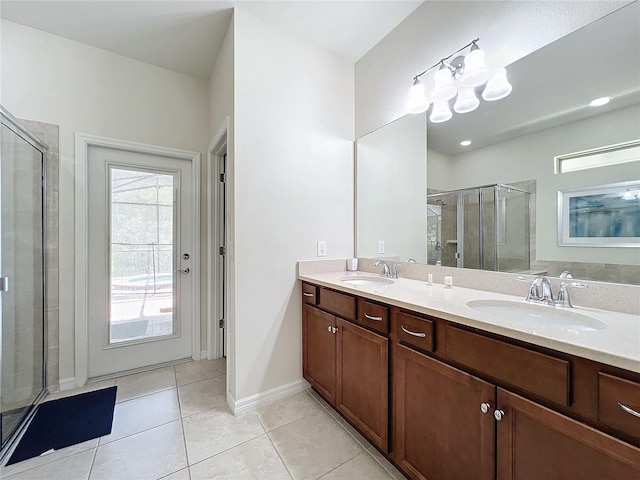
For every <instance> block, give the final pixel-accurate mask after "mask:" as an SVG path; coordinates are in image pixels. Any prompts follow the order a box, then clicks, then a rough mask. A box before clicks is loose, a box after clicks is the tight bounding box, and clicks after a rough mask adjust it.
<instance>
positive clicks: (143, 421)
mask: <svg viewBox="0 0 640 480" xmlns="http://www.w3.org/2000/svg"><path fill="white" fill-rule="evenodd" d="M179 418H180V407H179V406H178V395H177V393H176V390H175V389H174V388H172V389H171V390H165V391H163V392H158V393H152V394H151V395H145V396H144V397H139V398H134V399H133V400H128V401H126V402H121V403H117V404H116V408H115V411H114V414H113V428H112V430H111V433H110V434H109V435H105V436H104V437H102V438H101V439H100V445H103V444H105V443H108V442H113V441H114V440H118V439H119V438H123V437H127V436H129V435H133V434H134V433H139V432H142V431H144V430H148V429H150V428H153V427H157V426H159V425H163V424H165V423H169V422H172V421H174V420H178V419H179Z"/></svg>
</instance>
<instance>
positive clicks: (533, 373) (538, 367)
mask: <svg viewBox="0 0 640 480" xmlns="http://www.w3.org/2000/svg"><path fill="white" fill-rule="evenodd" d="M445 337H446V339H445V355H446V357H447V358H448V359H449V360H452V361H454V362H457V363H459V364H462V365H466V366H468V367H470V368H472V369H473V370H476V371H478V372H480V373H484V374H486V375H488V376H490V377H491V378H492V379H495V380H497V381H502V382H505V383H506V384H508V385H510V386H514V387H517V388H520V389H522V390H525V391H527V392H529V393H532V394H534V395H537V396H540V397H543V398H546V399H548V400H551V401H552V402H556V403H558V404H560V405H565V406H569V366H570V364H569V362H568V361H566V360H561V359H559V358H555V357H551V356H549V355H545V354H543V353H538V352H535V351H533V350H529V349H527V348H522V347H518V346H516V345H511V344H509V343H506V342H503V341H501V340H494V339H492V338H488V337H485V336H482V335H477V334H475V333H471V332H467V331H465V330H461V329H459V328H455V327H452V326H450V325H447V326H446V327H445Z"/></svg>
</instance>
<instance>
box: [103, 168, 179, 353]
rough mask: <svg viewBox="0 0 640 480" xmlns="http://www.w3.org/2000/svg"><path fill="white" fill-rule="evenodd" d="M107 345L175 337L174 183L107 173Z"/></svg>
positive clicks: (133, 172) (147, 174)
mask: <svg viewBox="0 0 640 480" xmlns="http://www.w3.org/2000/svg"><path fill="white" fill-rule="evenodd" d="M110 173H111V188H110V190H111V308H110V318H109V343H111V344H113V343H121V342H127V341H131V340H141V339H147V338H155V337H159V336H165V335H172V334H174V333H175V322H174V313H173V312H174V300H175V295H174V293H175V277H174V271H175V268H174V265H175V261H174V259H175V255H174V251H175V249H174V218H175V209H174V206H175V198H174V193H175V189H174V177H173V176H172V175H164V174H158V173H153V172H147V171H136V170H125V169H118V168H111V170H110Z"/></svg>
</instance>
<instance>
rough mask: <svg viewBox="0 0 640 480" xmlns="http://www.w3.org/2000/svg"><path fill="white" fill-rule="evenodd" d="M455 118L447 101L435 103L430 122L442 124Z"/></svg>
mask: <svg viewBox="0 0 640 480" xmlns="http://www.w3.org/2000/svg"><path fill="white" fill-rule="evenodd" d="M452 116H453V113H451V110H449V104H448V103H447V102H446V101H442V102H433V110H432V111H431V116H430V117H429V120H431V121H432V122H433V123H442V122H446V121H447V120H449V119H450V118H451V117H452Z"/></svg>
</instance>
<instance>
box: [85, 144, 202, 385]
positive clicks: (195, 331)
mask: <svg viewBox="0 0 640 480" xmlns="http://www.w3.org/2000/svg"><path fill="white" fill-rule="evenodd" d="M89 147H106V148H113V149H118V150H127V151H130V152H136V153H146V154H151V155H161V156H166V157H172V158H176V159H181V160H189V161H190V162H191V164H192V168H193V175H192V185H191V187H192V188H193V195H194V199H195V202H194V205H193V211H192V213H191V216H192V218H191V222H192V225H193V226H194V232H193V233H194V236H193V240H192V241H193V245H191V246H190V251H191V252H193V265H194V266H196V267H198V266H200V153H199V152H192V151H189V150H178V149H174V148H168V147H160V146H156V145H149V144H145V143H138V142H130V141H127V140H118V139H115V138H108V137H100V136H97V135H90V134H86V133H76V134H75V152H76V159H75V160H76V161H75V196H74V199H75V248H76V251H75V288H74V291H75V309H74V316H75V322H74V323H75V386H76V387H81V386H82V385H84V384H85V383H87V380H88V368H89V321H88V319H89V303H88V279H89V265H88V252H89V244H88V234H89V231H88V229H89V218H88V214H89V211H88V200H89V194H88V191H87V185H88V168H87V162H88V159H89ZM199 297H200V274H199V272H197V274H196V275H194V276H193V288H192V293H191V304H192V307H191V308H192V312H193V317H192V325H191V332H192V339H191V356H192V358H193V359H194V360H199V359H200V300H199Z"/></svg>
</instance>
